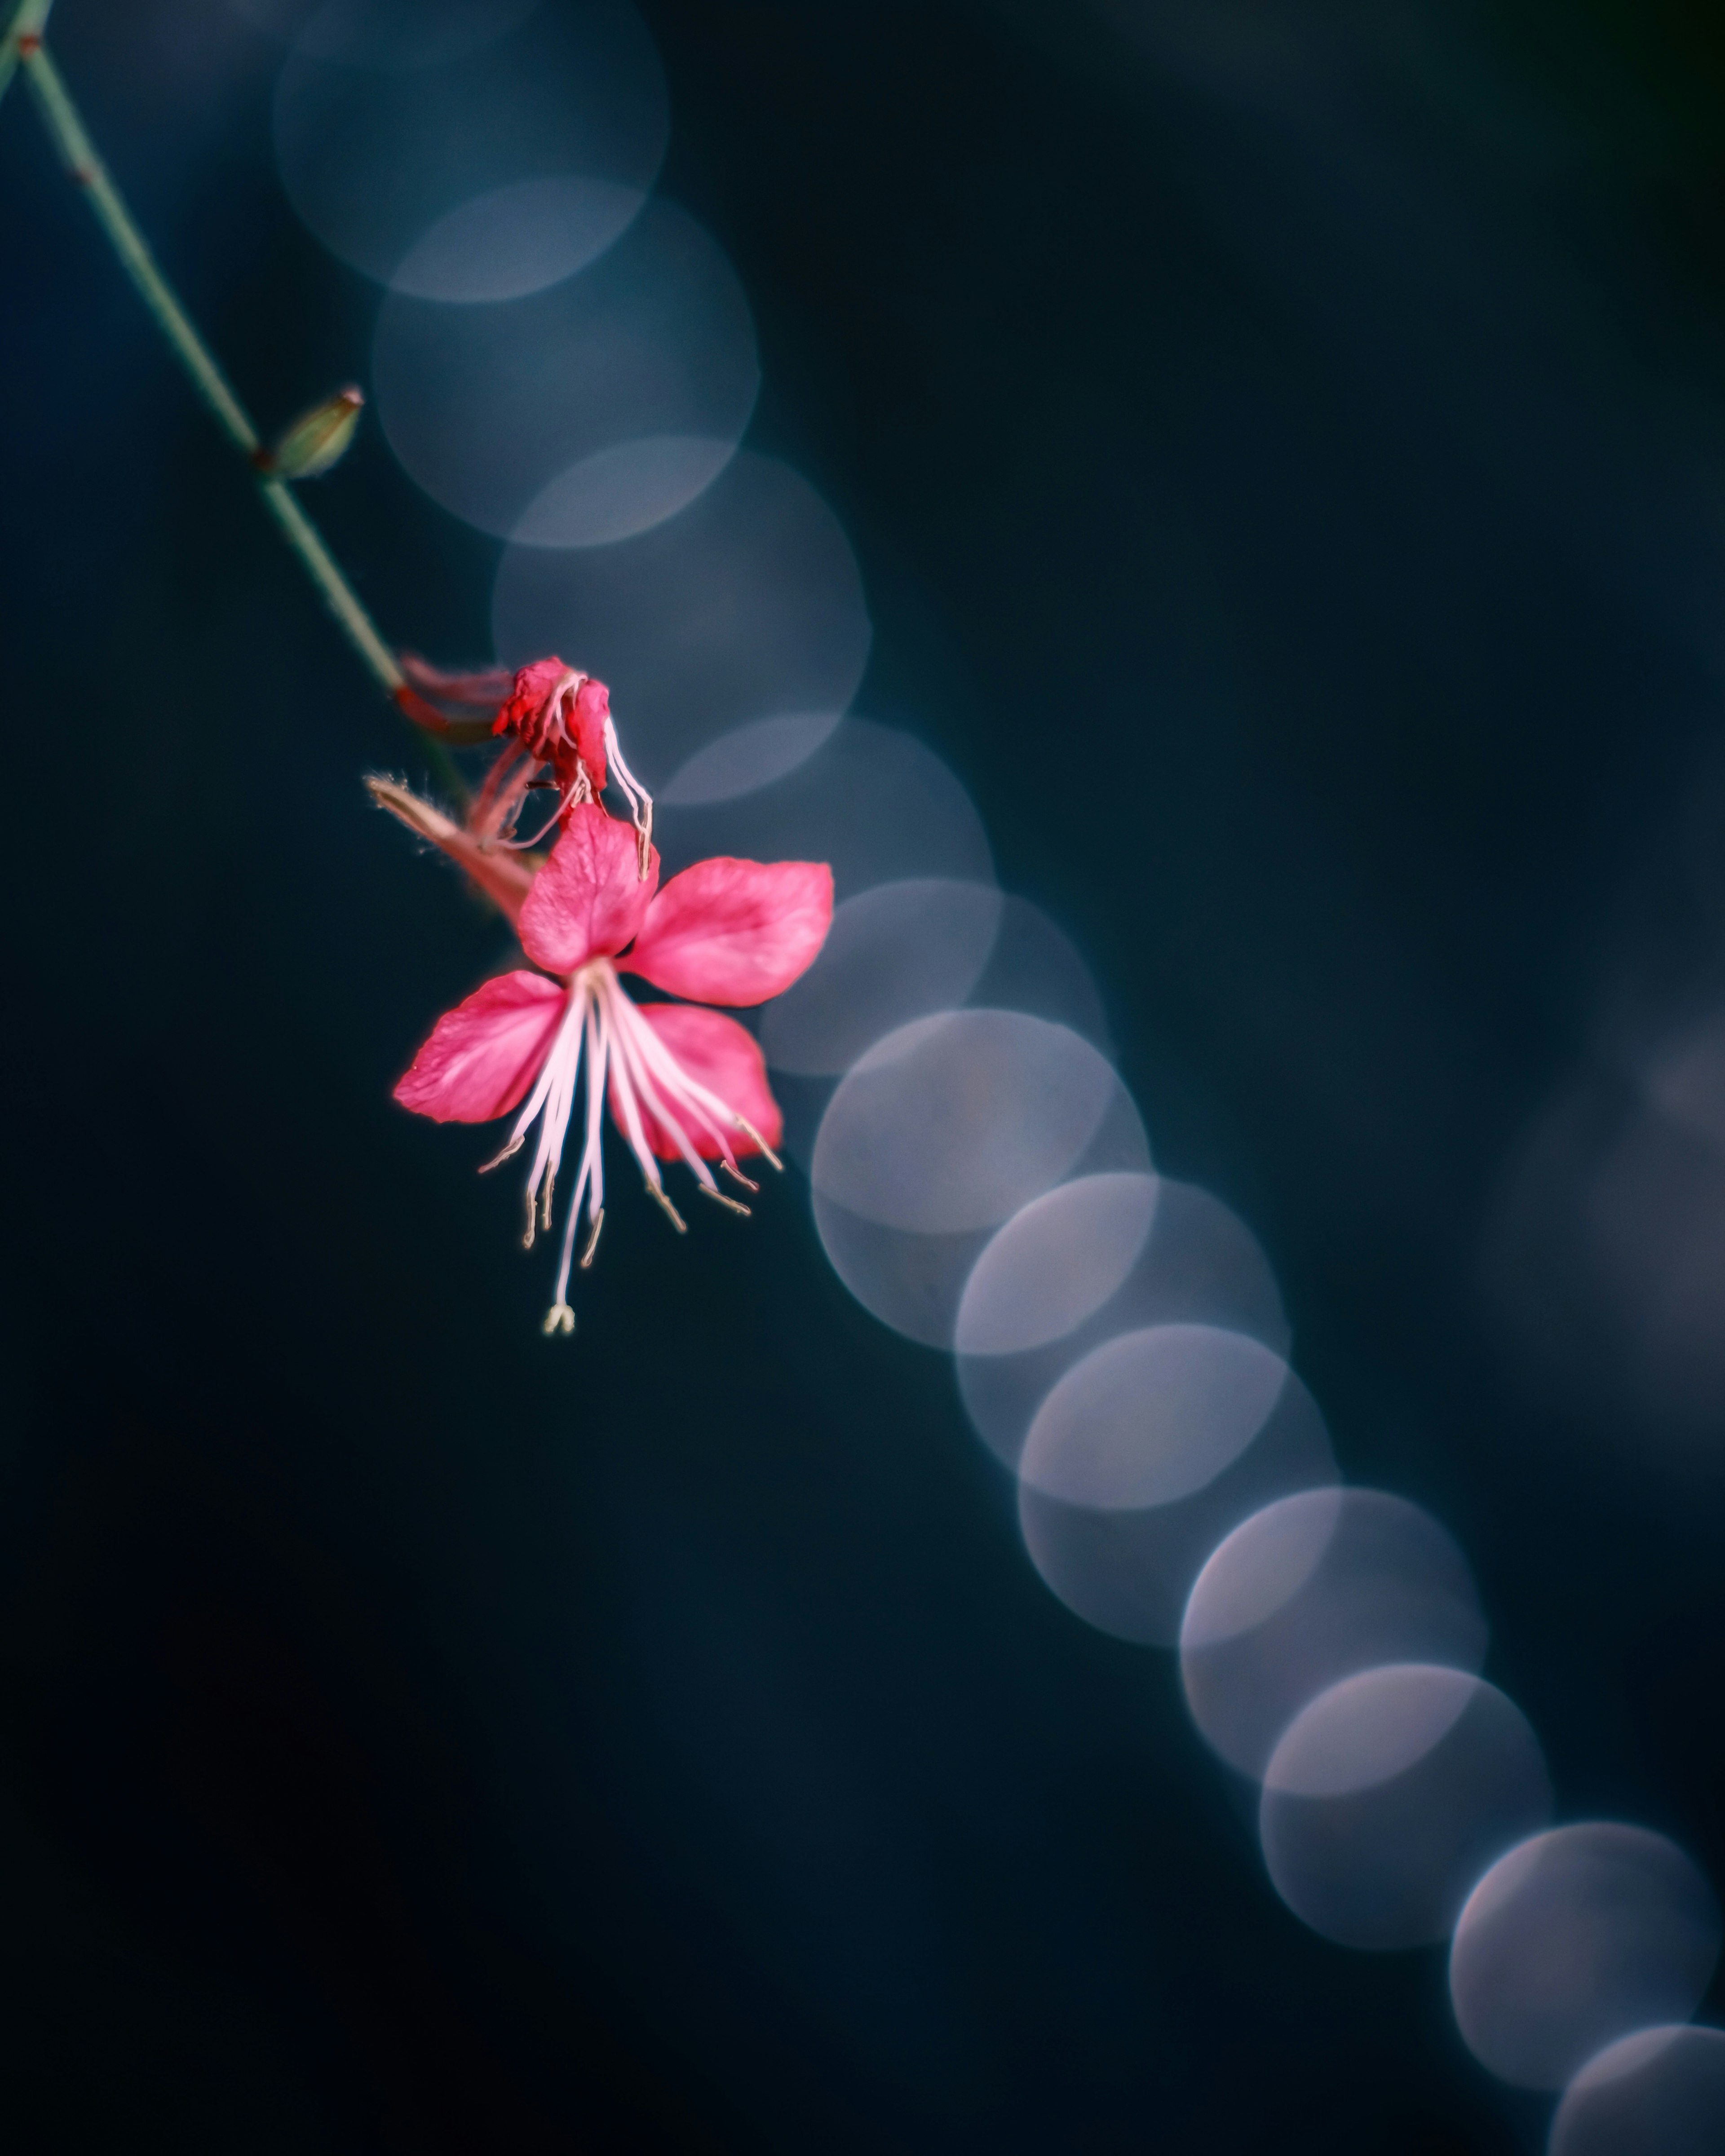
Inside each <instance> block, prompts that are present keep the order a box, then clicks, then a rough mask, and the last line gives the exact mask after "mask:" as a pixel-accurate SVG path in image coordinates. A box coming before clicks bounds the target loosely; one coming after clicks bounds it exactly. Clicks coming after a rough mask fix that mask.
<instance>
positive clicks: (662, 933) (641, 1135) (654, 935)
mask: <svg viewBox="0 0 1725 2156" xmlns="http://www.w3.org/2000/svg"><path fill="white" fill-rule="evenodd" d="M565 671H567V670H565ZM576 678H577V680H580V678H581V677H579V676H578V677H576ZM602 693H603V692H602ZM577 694H578V692H577ZM555 695H556V696H557V698H558V699H562V697H563V696H566V695H567V684H565V685H563V686H562V687H559V688H557V690H556V691H555ZM581 721H582V714H581V713H580V711H579V709H577V711H576V714H575V721H574V726H573V728H572V731H574V732H578V727H579V725H580V723H581ZM611 746H612V763H613V766H615V763H616V761H617V759H616V756H615V749H614V739H613V742H612V744H611ZM506 753H507V752H506ZM577 754H578V756H579V755H580V751H579V749H577ZM581 762H583V764H585V763H586V758H585V757H584V756H582V757H581ZM587 768H588V773H589V776H591V766H588V767H587ZM372 787H373V791H374V793H377V795H378V798H380V799H381V800H382V801H383V802H384V803H385V805H386V806H388V807H389V808H392V809H393V811H394V813H395V814H398V815H402V816H403V820H405V821H408V822H409V823H411V824H413V828H415V829H419V830H422V831H423V832H424V834H425V835H426V836H427V837H428V838H430V839H433V840H434V843H436V844H439V846H441V847H443V849H444V851H446V852H448V853H449V854H450V855H452V857H453V858H454V859H455V860H459V861H460V862H461V865H462V866H463V867H464V868H465V869H466V870H467V872H468V873H469V874H470V875H472V876H473V877H474V878H475V881H477V882H479V883H480V884H481V885H482V887H483V888H485V889H486V890H487V891H490V894H491V896H494V897H495V898H496V900H497V902H498V903H499V905H500V906H502V908H503V910H504V911H506V913H508V914H509V916H510V917H511V920H512V921H514V922H515V924H516V931H517V932H518V934H519V935H520V937H521V945H522V947H523V949H524V950H525V951H526V955H527V957H529V958H530V959H531V960H532V962H533V963H534V964H535V965H536V966H538V967H541V968H543V969H544V970H543V971H542V972H540V973H529V972H526V970H517V971H516V972H514V973H505V974H502V975H501V976H500V977H499V978H496V979H495V980H490V981H487V982H486V983H485V985H484V986H483V987H482V988H478V989H476V990H475V993H473V994H472V995H470V996H469V997H468V998H467V999H466V1000H465V1002H464V1003H462V1004H458V1005H457V1007H456V1008H455V1009H454V1010H452V1011H449V1012H447V1013H445V1014H444V1016H443V1017H442V1018H440V1019H439V1020H438V1022H437V1024H436V1025H435V1026H434V1028H433V1029H432V1033H431V1036H430V1038H429V1039H428V1040H427V1041H426V1043H425V1045H424V1047H423V1048H421V1050H419V1052H418V1055H416V1056H415V1057H414V1059H413V1065H412V1067H411V1068H410V1069H409V1070H408V1073H407V1075H406V1076H405V1077H404V1078H403V1080H402V1081H401V1083H400V1084H399V1085H398V1086H397V1087H396V1089H395V1096H396V1098H397V1099H398V1101H400V1102H401V1103H402V1104H403V1106H404V1107H408V1108H411V1109H413V1111H415V1113H416V1114H418V1115H423V1116H432V1117H434V1119H435V1120H436V1121H438V1122H490V1120H491V1119H492V1118H493V1117H495V1116H505V1115H507V1114H508V1113H509V1112H510V1111H511V1109H516V1108H519V1109H520V1113H519V1115H518V1116H516V1124H515V1128H514V1130H513V1132H511V1136H510V1139H509V1142H508V1143H507V1145H506V1146H505V1147H504V1148H503V1150H502V1152H501V1153H499V1154H498V1156H497V1158H496V1160H495V1161H493V1162H491V1163H489V1165H490V1166H492V1167H495V1166H496V1165H498V1163H500V1162H501V1161H504V1160H506V1159H508V1158H509V1157H510V1156H511V1154H512V1153H514V1152H517V1151H519V1150H520V1148H521V1146H522V1145H523V1144H524V1143H525V1142H526V1137H527V1133H528V1132H529V1131H530V1130H531V1128H532V1127H533V1125H534V1123H535V1122H537V1124H538V1127H539V1130H538V1137H537V1139H536V1144H535V1149H534V1153H533V1159H532V1166H531V1171H530V1173H529V1174H528V1177H527V1184H526V1203H527V1231H526V1241H527V1244H528V1245H529V1246H530V1247H531V1244H532V1241H533V1239H534V1235H535V1232H536V1229H542V1228H546V1229H548V1228H549V1227H550V1225H551V1221H552V1191H553V1187H554V1185H555V1183H556V1179H557V1173H558V1171H559V1168H561V1166H562V1155H563V1147H564V1142H565V1140H566V1137H567V1133H568V1130H569V1126H570V1122H571V1121H572V1118H573V1116H574V1115H575V1112H576V1096H577V1093H578V1090H579V1089H580V1086H581V1081H582V1079H583V1058H584V1059H585V1064H586V1069H585V1073H584V1076H585V1081H586V1084H585V1097H584V1103H583V1112H582V1147H581V1164H580V1168H579V1170H578V1173H577V1177H576V1183H575V1188H574V1191H573V1193H572V1196H571V1198H570V1201H569V1207H568V1213H567V1219H566V1222H565V1225H564V1230H563V1243H562V1258H561V1261H560V1264H559V1266H558V1270H557V1289H556V1294H555V1296H554V1299H553V1301H552V1307H551V1310H550V1312H549V1313H548V1314H547V1318H546V1321H545V1330H546V1332H547V1333H554V1332H560V1331H561V1332H572V1331H573V1330H574V1325H575V1317H574V1312H572V1310H571V1308H570V1307H569V1304H568V1301H567V1296H568V1285H569V1272H570V1268H571V1265H572V1260H573V1254H574V1238H575V1230H576V1225H577V1222H578V1218H579V1216H580V1213H581V1209H582V1204H583V1200H585V1203H586V1209H587V1219H588V1236H587V1243H586V1246H585V1248H584V1250H583V1253H582V1258H581V1262H582V1264H583V1265H588V1264H590V1263H591V1261H592V1258H593V1250H594V1246H595V1245H596V1244H597V1242H598V1234H599V1229H600V1227H601V1225H602V1224H603V1219H604V1187H605V1186H604V1162H603V1151H602V1147H601V1142H600V1141H601V1134H602V1131H603V1104H604V1102H605V1101H607V1100H608V1101H609V1105H610V1110H611V1114H612V1117H613V1119H614V1122H616V1124H617V1127H618V1128H619V1131H620V1132H622V1134H623V1136H624V1139H625V1141H626V1142H627V1143H628V1145H629V1150H630V1152H632V1153H633V1154H634V1157H635V1159H636V1161H637V1162H638V1163H639V1166H640V1169H641V1173H642V1174H643V1176H644V1178H645V1181H646V1185H647V1189H648V1192H649V1194H650V1195H651V1196H652V1197H653V1198H655V1199H657V1201H658V1202H659V1204H660V1205H661V1206H662V1207H663V1208H664V1209H665V1213H666V1214H668V1215H669V1217H670V1219H671V1221H672V1223H673V1224H674V1225H675V1227H676V1228H677V1229H678V1230H679V1232H681V1230H682V1228H683V1220H682V1218H681V1216H680V1214H679V1213H678V1211H677V1209H676V1207H675V1204H673V1203H672V1201H671V1199H670V1195H669V1193H667V1192H666V1190H665V1180H664V1177H663V1174H662V1173H661V1171H660V1162H661V1161H677V1160H681V1161H682V1162H683V1163H685V1165H686V1166H687V1167H688V1168H690V1170H691V1172H692V1173H693V1174H694V1176H695V1178H696V1184H697V1186H698V1188H700V1189H701V1191H702V1192H703V1193H705V1194H706V1196H707V1197H709V1198H711V1199H715V1200H716V1201H717V1203H718V1204H721V1205H724V1206H726V1207H727V1208H729V1209H731V1210H732V1211H733V1212H737V1213H746V1212H747V1210H748V1208H747V1206H746V1205H744V1204H741V1203H740V1202H739V1201H738V1200H737V1199H734V1198H732V1197H729V1196H728V1195H726V1193H724V1192H723V1191H721V1189H720V1188H719V1187H718V1183H717V1182H716V1179H715V1177H714V1174H713V1169H712V1167H711V1165H710V1163H716V1164H717V1165H718V1167H719V1168H720V1169H721V1172H723V1173H725V1174H726V1175H728V1176H729V1177H730V1178H731V1179H732V1181H733V1182H734V1183H736V1184H737V1185H738V1186H739V1187H741V1188H743V1189H747V1190H752V1189H754V1188H756V1187H757V1186H756V1185H755V1184H754V1183H752V1182H751V1181H750V1180H749V1178H748V1177H747V1176H746V1175H745V1174H744V1173H743V1172H742V1168H741V1166H740V1165H739V1163H740V1162H741V1161H742V1159H744V1158H747V1156H748V1155H749V1154H751V1153H756V1152H758V1153H761V1154H762V1155H764V1156H765V1157H766V1158H768V1160H769V1161H771V1162H772V1163H773V1166H774V1167H777V1166H778V1159H777V1157H776V1155H775V1154H774V1152H773V1147H775V1146H776V1145H777V1144H778V1141H779V1136H780V1129H781V1122H780V1116H779V1113H778V1106H777V1104H776V1103H775V1102H774V1101H773V1096H772V1093H771V1092H770V1091H769V1090H768V1083H767V1069H766V1065H765V1062H764V1060H763V1059H762V1055H761V1051H760V1050H759V1048H758V1047H757V1045H756V1043H755V1041H754V1039H752V1036H751V1035H750V1034H748V1033H747V1031H745V1029H743V1028H742V1026H740V1025H739V1024H737V1021H736V1020H735V1019H729V1018H726V1017H724V1016H722V1015H721V1014H720V1013H719V1012H718V1011H716V1010H711V1009H705V1008H703V1007H702V1006H703V1005H706V1004H733V1005H742V1004H758V1003H763V1002H765V1001H766V999H767V998H768V997H769V996H776V995H778V994H779V993H781V992H782V991H783V989H785V988H788V987H789V986H790V984H791V983H792V982H793V981H794V980H795V979H796V978H798V975H799V974H800V973H803V971H804V969H805V968H807V967H808V966H809V964H810V963H811V962H812V961H813V960H814V957H815V954H816V953H817V952H819V949H820V947H821V944H822V942H824V940H825V937H826V932H827V928H828V926H829V923H830V921H831V919H832V911H833V878H832V871H831V870H829V868H827V867H826V866H825V865H824V864H822V863H815V862H809V861H780V862H777V863H774V864H773V865H767V864H763V863H762V862H759V861H745V860H730V859H727V858H720V859H716V860H706V861H699V862H697V863H696V865H695V866H694V867H692V868H690V869H685V870H684V871H683V873H682V874H681V875H677V876H673V877H672V879H671V880H670V882H669V883H668V884H666V885H665V888H664V890H663V891H660V889H659V888H658V885H659V855H658V853H657V850H655V849H654V848H653V847H652V846H651V845H650V844H643V842H642V841H641V839H640V837H639V831H638V830H637V831H636V832H634V833H632V832H631V830H630V828H629V826H628V825H626V824H623V823H621V822H619V820H618V819H615V818H613V817H611V816H609V815H608V814H606V812H605V810H604V809H603V808H602V807H601V806H600V805H599V803H598V802H596V801H593V800H591V799H583V800H581V801H578V802H575V803H572V804H571V805H569V806H567V808H565V809H564V810H563V811H562V819H563V823H564V829H563V831H562V835H561V836H560V837H559V838H558V839H557V844H556V845H555V847H554V848H553V849H552V855H551V858H550V860H548V861H547V863H546V865H544V867H543V868H542V869H540V870H538V872H537V873H536V874H532V873H531V871H530V870H529V869H528V865H527V864H526V862H525V861H523V860H521V858H520V857H519V856H518V855H508V854H502V855H500V854H499V853H498V852H497V851H496V850H495V849H494V848H490V847H487V846H486V845H485V844H483V843H482V842H480V840H479V839H475V837H473V836H472V834H470V832H469V831H466V830H464V829H462V827H460V826H458V825H456V824H453V823H452V822H450V820H449V819H447V818H444V817H442V816H441V815H440V814H439V812H438V811H437V810H435V809H432V808H430V807H429V803H419V802H418V801H417V798H416V797H414V796H413V795H411V794H408V793H407V792H406V789H405V788H393V787H390V785H389V783H388V782H387V781H373V782H372ZM394 797H401V798H394ZM404 804H412V807H411V809H409V808H408V807H406V806H405V805H404ZM439 826H440V827H441V828H438V827H439ZM621 973H635V974H638V975H639V977H640V978H642V979H643V980H645V981H648V982H650V983H652V984H653V985H654V986H655V987H656V988H663V989H665V990H666V991H667V992H668V993H670V994H671V995H674V996H679V997H685V998H691V999H694V1000H691V1001H688V1002H680V1003H660V1004H637V1003H635V1002H634V1000H633V999H632V998H630V997H629V994H628V993H626V992H625V990H624V986H623V983H622V981H621V980H620V978H619V975H620V974H621Z"/></svg>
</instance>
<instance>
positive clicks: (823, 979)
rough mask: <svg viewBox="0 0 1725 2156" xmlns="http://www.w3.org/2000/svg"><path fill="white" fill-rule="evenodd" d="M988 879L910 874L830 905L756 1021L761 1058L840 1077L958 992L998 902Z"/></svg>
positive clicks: (966, 985) (977, 969) (974, 967)
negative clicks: (798, 973) (814, 953)
mask: <svg viewBox="0 0 1725 2156" xmlns="http://www.w3.org/2000/svg"><path fill="white" fill-rule="evenodd" d="M1003 907H1004V901H1003V899H1002V897H1001V896H1000V893H999V891H998V890H996V889H995V887H994V885H993V884H980V883H960V882H957V881H954V880H952V878H950V877H943V876H916V877H911V878H907V879H906V880H902V881H900V882H897V883H883V884H877V885H875V887H874V888H873V889H872V890H871V891H859V892H857V893H856V895H855V896H854V897H851V898H847V899H845V901H843V902H842V903H841V904H840V905H839V906H837V907H836V908H835V909H834V914H833V925H832V927H831V929H830V930H829V932H828V935H827V940H826V942H825V943H824V945H823V946H822V947H821V952H820V955H819V957H818V958H817V959H816V960H815V962H814V964H813V965H812V966H811V967H810V968H809V971H808V972H807V973H805V974H803V978H802V979H801V980H799V981H798V982H796V983H793V986H792V987H790V988H788V989H787V990H786V991H785V993H784V994H783V995H782V996H779V997H778V998H776V999H775V1000H774V1001H773V1003H772V1004H769V1005H768V1008H767V1010H766V1012H765V1014H764V1015H763V1017H762V1024H761V1046H762V1050H764V1052H765V1054H766V1057H767V1060H768V1063H769V1064H770V1065H772V1066H773V1068H774V1069H775V1070H789V1071H793V1072H794V1073H796V1074H797V1075H799V1076H802V1077H811V1078H819V1077H833V1078H837V1077H842V1076H843V1075H844V1074H845V1071H847V1070H849V1069H850V1066H851V1065H852V1064H853V1063H855V1061H856V1060H857V1058H858V1057H859V1056H860V1055H862V1053H863V1052H864V1050H865V1049H868V1048H870V1047H872V1046H873V1045H874V1044H875V1041H877V1040H879V1039H881V1038H882V1037H883V1036H884V1035H886V1034H889V1033H891V1032H892V1031H893V1030H894V1029H896V1028H897V1027H899V1026H901V1025H904V1024H907V1023H908V1022H909V1021H910V1020H911V1019H917V1018H927V1017H929V1016H931V1015H932V1014H934V1013H935V1012H937V1011H943V1010H951V1009H953V1008H954V1007H955V1006H957V1004H962V1003H963V1002H964V1001H965V999H966V998H967V997H968V995H969V993H970V992H971V990H972V989H973V988H974V987H975V986H976V983H977V982H978V980H979V979H980V978H981V976H982V973H983V968H984V967H985V966H986V965H987V964H988V956H989V953H990V952H992V951H993V947H994V938H995V936H996V934H997V932H999V926H1000V916H1001V912H1002V910H1003Z"/></svg>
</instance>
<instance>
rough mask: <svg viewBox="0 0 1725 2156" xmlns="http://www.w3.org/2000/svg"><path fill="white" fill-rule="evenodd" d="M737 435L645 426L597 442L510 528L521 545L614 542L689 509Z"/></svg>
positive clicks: (733, 446) (732, 448)
mask: <svg viewBox="0 0 1725 2156" xmlns="http://www.w3.org/2000/svg"><path fill="white" fill-rule="evenodd" d="M736 449H737V444H736V443H735V442H732V441H714V440H711V439H709V438H707V437H706V436H705V435H701V434H647V435H643V436H641V437H639V439H636V440H634V441H629V442H614V443H613V444H612V445H611V446H610V448H609V449H595V450H594V451H593V454H592V455H591V456H588V457H583V458H581V459H579V460H578V462H577V463H575V464H572V465H570V467H569V469H568V470H567V471H565V472H559V473H558V474H557V477H556V478H555V479H554V480H552V482H551V484H550V485H549V486H547V487H546V488H545V489H544V490H543V491H542V492H541V493H539V494H536V495H534V497H533V499H532V500H531V501H530V502H529V503H528V505H527V506H526V510H525V511H523V512H522V514H521V521H520V522H519V523H518V524H517V525H516V527H515V530H514V531H513V533H512V534H511V537H512V538H513V539H514V542H515V543H516V546H517V547H612V546H614V545H615V544H616V543H617V542H618V541H619V539H633V538H634V537H635V536H637V534H639V533H640V532H643V531H651V530H652V529H653V527H654V526H655V524H662V523H664V521H665V519H666V517H668V516H675V515H676V513H677V511H679V510H680V509H686V508H687V507H688V506H689V504H690V503H691V501H693V500H695V499H696V496H697V495H702V494H705V493H706V490H707V489H708V487H710V486H711V485H712V483H713V481H714V480H716V478H717V477H718V476H719V474H720V473H721V471H723V470H724V469H725V467H726V465H728V464H729V463H730V461H731V459H732V456H733V455H734V454H735V453H736Z"/></svg>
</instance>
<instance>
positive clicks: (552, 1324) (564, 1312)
mask: <svg viewBox="0 0 1725 2156" xmlns="http://www.w3.org/2000/svg"><path fill="white" fill-rule="evenodd" d="M540 1329H541V1330H542V1332H543V1333H544V1335H545V1337H546V1338H547V1340H554V1339H555V1338H556V1337H557V1335H558V1334H559V1333H560V1332H562V1333H568V1332H573V1331H574V1330H575V1313H574V1312H573V1311H572V1310H571V1309H570V1307H569V1306H568V1304H567V1302H554V1303H552V1306H551V1308H550V1309H549V1310H547V1312H546V1313H545V1323H544V1325H543V1326H542V1327H541V1328H540Z"/></svg>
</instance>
